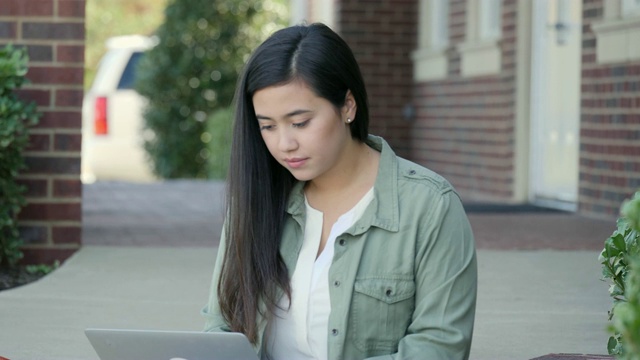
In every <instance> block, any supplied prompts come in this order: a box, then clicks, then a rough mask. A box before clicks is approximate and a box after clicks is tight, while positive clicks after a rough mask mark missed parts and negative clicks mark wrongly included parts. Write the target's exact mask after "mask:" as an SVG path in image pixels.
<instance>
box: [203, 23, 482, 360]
mask: <svg viewBox="0 0 640 360" xmlns="http://www.w3.org/2000/svg"><path fill="white" fill-rule="evenodd" d="M368 122H369V114H368V109H367V94H366V91H365V86H364V82H363V80H362V76H361V74H360V70H359V67H358V65H357V63H356V61H355V58H354V56H353V54H352V52H351V50H350V49H349V47H348V45H347V44H346V43H345V42H344V41H343V40H342V39H341V38H340V37H339V36H338V35H337V34H336V33H334V32H333V31H332V30H330V29H329V28H327V27H326V26H324V25H321V24H313V25H309V26H293V27H290V28H286V29H283V30H280V31H278V32H276V33H275V34H273V35H272V36H271V37H270V38H269V39H267V40H266V41H265V42H264V43H263V44H262V45H260V46H259V47H258V49H257V50H256V51H255V53H254V54H253V55H252V57H251V59H250V60H249V62H248V63H247V65H246V68H245V71H244V74H243V75H242V77H241V79H240V81H239V86H238V90H237V94H236V114H235V124H234V130H233V146H232V155H231V167H230V170H229V178H228V193H227V218H226V222H225V227H224V230H223V233H222V238H221V242H220V250H219V252H218V259H217V262H216V266H215V270H214V275H213V282H212V287H211V297H210V300H209V303H208V304H207V306H206V307H205V308H204V310H203V315H204V316H205V317H206V319H207V322H206V328H205V331H234V332H241V333H244V334H245V335H246V336H247V337H248V338H249V340H250V341H251V342H252V343H253V344H254V345H255V347H256V350H257V351H258V352H259V353H260V354H261V357H262V358H263V359H286V360H288V359H363V358H369V357H374V356H380V355H384V356H385V357H384V358H389V356H388V355H391V358H397V359H409V358H412V359H418V358H419V359H466V358H468V356H469V348H470V346H471V336H472V331H473V321H474V315H475V300H476V281H477V271H476V258H475V248H474V242H473V235H472V233H471V229H470V226H469V223H468V221H467V217H466V215H465V213H464V210H463V208H462V205H461V202H460V199H459V198H458V195H457V194H456V193H455V191H454V189H453V188H452V187H451V185H450V184H449V183H448V182H447V181H446V180H444V179H443V178H442V177H440V176H438V175H437V174H435V173H434V172H432V171H430V170H428V169H425V168H423V167H421V166H419V165H416V164H414V163H411V162H409V161H407V160H404V159H402V158H399V157H397V156H396V155H395V154H394V153H393V151H392V150H391V148H390V147H389V145H388V144H387V143H386V142H385V141H384V140H383V139H381V138H379V137H375V136H370V135H368V133H367V127H368Z"/></svg>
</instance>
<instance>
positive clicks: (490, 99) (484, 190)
mask: <svg viewBox="0 0 640 360" xmlns="http://www.w3.org/2000/svg"><path fill="white" fill-rule="evenodd" d="M466 8H467V1H465V0H452V1H451V2H450V8H449V35H450V36H449V39H450V48H449V50H448V52H447V55H448V76H447V78H446V79H444V80H441V81H430V82H425V83H417V84H415V85H414V89H413V96H414V100H413V102H414V104H415V105H416V114H417V116H416V121H415V123H414V124H413V127H412V130H411V159H412V160H413V161H416V162H418V163H421V164H423V165H425V166H427V167H429V168H431V169H432V170H434V171H436V172H438V173H440V174H441V175H442V176H444V177H445V178H447V179H448V180H449V181H450V182H451V183H452V184H453V185H454V186H455V187H456V189H457V190H458V191H459V192H460V193H461V194H462V195H463V197H464V198H465V199H466V200H474V199H475V200H487V199H489V200H494V201H509V200H511V198H512V197H513V190H514V189H513V171H514V166H513V161H514V143H513V142H514V118H515V93H516V81H515V59H516V55H515V50H516V26H515V24H516V18H517V14H516V10H517V5H516V1H515V0H505V1H503V4H502V41H501V45H500V47H501V50H502V70H501V72H500V73H499V74H496V75H489V76H478V77H462V76H461V74H460V66H461V65H460V54H459V52H458V51H457V50H456V46H457V45H458V44H459V43H462V42H464V41H465V33H466V28H465V27H466Z"/></svg>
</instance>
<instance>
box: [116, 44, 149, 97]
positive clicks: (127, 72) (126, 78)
mask: <svg viewBox="0 0 640 360" xmlns="http://www.w3.org/2000/svg"><path fill="white" fill-rule="evenodd" d="M142 55H143V53H142V52H134V53H133V54H131V58H129V62H128V63H127V66H126V67H125V68H124V71H123V72H122V77H121V78H120V82H119V83H118V90H130V89H133V86H134V85H135V82H136V66H137V65H138V61H140V59H141V58H142Z"/></svg>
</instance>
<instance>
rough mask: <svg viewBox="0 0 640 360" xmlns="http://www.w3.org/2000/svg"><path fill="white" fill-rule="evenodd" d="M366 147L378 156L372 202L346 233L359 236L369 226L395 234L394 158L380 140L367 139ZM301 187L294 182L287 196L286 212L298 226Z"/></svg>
mask: <svg viewBox="0 0 640 360" xmlns="http://www.w3.org/2000/svg"><path fill="white" fill-rule="evenodd" d="M366 143H367V145H369V146H370V147H371V148H373V149H375V150H377V151H379V152H380V164H379V167H378V175H377V176H376V181H375V184H374V185H373V192H374V198H373V200H372V201H371V203H370V204H369V206H368V207H367V209H366V210H365V212H364V214H363V215H362V217H361V218H360V220H358V221H357V222H356V223H355V224H354V225H353V226H352V227H351V228H350V229H348V230H347V231H346V232H347V233H349V234H352V235H359V234H361V233H364V232H365V231H367V229H368V228H369V227H371V226H376V227H379V228H381V229H385V230H387V231H392V232H397V231H398V228H399V224H398V223H399V209H398V158H397V157H396V154H395V153H394V152H393V150H392V149H391V147H390V146H389V144H388V143H387V142H386V141H385V140H384V139H382V138H381V137H378V136H374V135H369V137H368V138H367V141H366ZM304 184H305V182H302V181H300V182H298V183H296V184H295V185H294V187H293V189H292V191H291V194H290V195H289V200H288V206H287V212H288V213H289V214H291V216H292V217H293V218H294V219H295V220H296V221H297V222H298V223H299V224H300V225H301V226H303V225H304V218H305V207H304Z"/></svg>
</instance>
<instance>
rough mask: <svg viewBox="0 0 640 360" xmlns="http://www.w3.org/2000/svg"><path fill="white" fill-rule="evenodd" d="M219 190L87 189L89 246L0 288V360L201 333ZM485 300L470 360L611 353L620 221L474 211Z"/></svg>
mask: <svg viewBox="0 0 640 360" xmlns="http://www.w3.org/2000/svg"><path fill="white" fill-rule="evenodd" d="M222 191H223V184H221V183H214V182H190V181H186V182H183V181H178V182H167V183H160V184H152V185H135V184H125V183H96V184H92V185H87V186H85V187H84V209H83V215H84V229H83V236H84V243H85V246H84V247H83V248H82V250H80V251H79V252H77V253H76V254H75V255H74V256H73V257H72V258H71V259H69V260H68V261H67V262H65V264H64V265H63V266H61V268H59V269H58V270H56V271H55V272H54V273H52V274H50V275H48V276H46V277H45V278H43V279H42V280H40V281H38V282H36V283H32V284H29V285H27V286H24V287H21V288H17V289H13V290H8V291H3V292H0V356H4V357H7V358H9V359H12V360H16V359H97V356H96V354H95V353H94V352H93V349H92V348H91V346H90V344H89V343H88V341H87V340H86V338H85V336H84V333H83V330H84V329H85V328H87V327H113V328H131V329H164V330H166V329H174V330H200V329H201V328H202V326H203V320H202V319H201V318H200V316H199V311H200V309H201V307H202V306H203V305H204V303H205V302H206V299H207V294H208V291H209V282H210V280H211V271H212V269H213V262H214V259H215V253H216V250H217V248H216V247H217V238H218V234H219V232H220V229H219V226H220V222H219V221H220V220H221V217H220V215H221V211H222V206H221V196H222ZM469 217H470V220H471V222H472V226H473V228H474V233H475V236H476V238H477V244H478V249H479V250H478V264H479V294H478V305H477V316H476V327H475V334H474V340H473V346H472V351H471V358H472V359H531V358H534V357H538V356H542V355H546V354H549V353H591V354H605V353H606V341H607V337H608V336H607V335H606V333H605V330H604V328H605V326H606V323H607V310H608V309H609V307H610V304H611V302H610V300H609V296H608V293H607V288H608V286H607V284H605V283H603V282H601V281H599V280H598V279H599V278H600V272H601V270H600V265H599V264H598V263H597V255H598V252H599V249H600V247H601V246H602V243H603V241H604V239H606V237H607V236H608V235H609V234H610V233H611V231H612V230H613V229H614V226H615V224H614V223H609V222H607V221H596V220H590V219H584V218H581V217H578V216H575V215H568V214H563V213H541V214H528V213H517V214H509V213H470V214H469Z"/></svg>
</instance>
